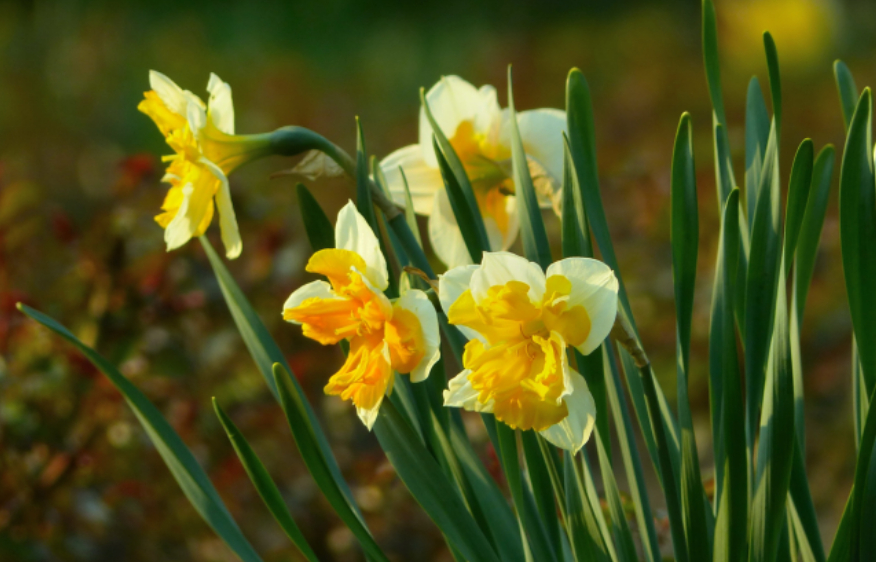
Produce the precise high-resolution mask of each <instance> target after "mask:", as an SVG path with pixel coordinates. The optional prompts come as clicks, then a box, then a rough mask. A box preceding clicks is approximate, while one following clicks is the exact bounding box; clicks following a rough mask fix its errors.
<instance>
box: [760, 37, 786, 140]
mask: <svg viewBox="0 0 876 562" xmlns="http://www.w3.org/2000/svg"><path fill="white" fill-rule="evenodd" d="M763 47H764V50H765V51H766V59H767V68H768V69H769V75H770V97H771V98H772V99H773V118H774V119H775V120H776V139H778V138H779V137H781V135H782V82H781V80H780V76H779V52H778V51H777V50H776V42H775V41H773V36H772V35H770V32H769V31H764V32H763Z"/></svg>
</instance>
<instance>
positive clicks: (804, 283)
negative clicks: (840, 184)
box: [794, 145, 835, 323]
mask: <svg viewBox="0 0 876 562" xmlns="http://www.w3.org/2000/svg"><path fill="white" fill-rule="evenodd" d="M834 152H835V151H834V148H833V146H831V145H827V146H825V147H824V148H822V149H821V152H819V153H818V157H816V159H815V166H814V168H813V171H812V186H811V187H810V189H809V197H808V199H807V201H806V212H805V213H804V214H803V222H802V224H801V227H800V236H799V238H798V240H797V249H796V251H795V257H794V272H795V274H794V282H795V290H794V297H795V301H796V306H797V319H798V321H799V322H801V323H802V322H803V310H804V308H805V306H806V296H807V294H808V293H809V285H810V283H811V281H812V273H813V271H815V257H816V254H817V252H818V241H819V239H820V238H821V228H822V226H823V225H824V216H825V214H826V212H827V203H828V199H829V196H830V184H831V179H832V177H833V164H834V159H835V155H834Z"/></svg>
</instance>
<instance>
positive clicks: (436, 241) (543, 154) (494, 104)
mask: <svg viewBox="0 0 876 562" xmlns="http://www.w3.org/2000/svg"><path fill="white" fill-rule="evenodd" d="M426 102H427V103H428V104H429V108H430V110H431V112H432V116H433V117H434V118H435V120H436V121H437V123H438V125H439V126H440V127H441V131H442V132H443V133H444V134H445V135H446V136H447V138H448V140H449V141H450V144H451V145H453V149H454V150H455V151H456V154H457V155H458V156H459V159H460V160H461V161H462V164H463V166H464V167H465V171H466V172H467V174H468V176H469V179H470V180H471V184H472V188H473V189H474V192H475V197H476V199H477V202H478V207H479V208H480V210H481V213H482V214H483V217H484V226H485V227H486V229H487V235H488V236H489V239H490V240H489V241H490V246H491V247H492V248H493V249H494V250H499V249H507V248H509V247H510V246H511V244H512V243H513V242H514V239H515V238H516V237H517V231H518V221H517V212H516V208H517V207H516V199H515V197H514V193H515V186H514V180H513V179H512V172H511V130H510V126H509V125H510V119H511V115H510V112H509V111H508V110H507V109H505V110H503V109H501V108H500V107H499V102H498V99H497V97H496V89H495V88H493V87H492V86H482V87H481V88H480V89H478V88H475V87H474V86H473V85H471V84H469V83H468V82H466V81H465V80H463V79H462V78H459V77H458V76H445V77H444V78H442V79H441V80H440V81H439V82H438V83H437V84H435V85H434V86H433V87H432V88H431V89H430V90H429V92H428V93H427V94H426ZM517 123H518V127H519V129H520V136H521V138H522V140H523V146H524V150H525V152H526V156H527V160H528V162H529V167H530V172H531V173H532V176H533V180H534V182H535V187H536V192H537V193H538V194H539V199H540V201H541V202H542V204H543V205H545V206H551V205H552V204H555V203H556V200H557V197H556V195H557V193H558V190H559V187H560V180H561V178H562V173H563V135H562V133H563V132H564V131H565V130H566V113H565V112H564V111H560V110H557V109H535V110H531V111H522V112H520V113H518V114H517ZM380 167H381V169H382V170H383V173H384V175H385V176H386V180H387V183H388V184H389V188H390V191H391V193H392V196H393V198H394V199H395V200H396V201H397V202H398V203H400V204H404V202H405V190H404V181H403V179H402V175H401V173H400V172H399V168H402V169H403V170H404V173H405V177H406V178H407V180H408V184H409V187H410V192H411V199H412V202H413V205H414V211H416V212H417V213H418V214H421V215H427V216H429V238H430V240H431V242H432V246H433V248H434V249H435V253H436V254H437V255H438V257H439V258H440V259H441V261H443V262H444V263H445V264H447V266H448V267H456V266H458V265H464V264H470V263H471V257H470V255H469V253H468V250H467V249H466V246H465V242H464V241H463V239H462V234H461V233H460V232H459V228H458V227H457V224H456V219H455V217H454V215H453V210H452V208H451V207H450V201H449V199H448V198H447V193H446V191H445V189H444V182H443V180H442V179H441V173H440V172H439V170H438V161H437V159H436V157H435V153H434V151H433V148H432V127H431V125H430V123H429V120H428V119H427V117H426V113H425V110H424V109H421V110H420V134H419V144H414V145H410V146H406V147H404V148H401V149H399V150H396V151H395V152H393V153H392V154H390V155H389V156H387V157H386V158H384V159H383V161H382V162H381V163H380Z"/></svg>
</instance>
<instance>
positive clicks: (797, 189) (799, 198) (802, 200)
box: [784, 139, 815, 276]
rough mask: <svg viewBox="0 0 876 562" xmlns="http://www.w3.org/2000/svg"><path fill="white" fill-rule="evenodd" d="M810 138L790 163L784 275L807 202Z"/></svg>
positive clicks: (809, 181)
mask: <svg viewBox="0 0 876 562" xmlns="http://www.w3.org/2000/svg"><path fill="white" fill-rule="evenodd" d="M814 152H815V150H814V149H813V147H812V140H811V139H806V140H804V141H803V142H802V143H800V146H799V147H798V148H797V154H796V155H795V156H794V163H793V164H791V178H790V180H789V181H788V203H787V208H786V209H785V247H784V255H785V275H786V276H787V275H788V273H789V272H790V270H791V264H792V263H793V261H794V260H793V259H794V256H795V255H796V250H797V243H798V242H797V241H798V240H799V237H800V231H801V230H802V227H803V217H804V214H805V212H806V207H807V204H808V202H809V190H810V188H811V186H812V171H813V154H814Z"/></svg>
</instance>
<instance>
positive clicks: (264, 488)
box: [213, 397, 318, 562]
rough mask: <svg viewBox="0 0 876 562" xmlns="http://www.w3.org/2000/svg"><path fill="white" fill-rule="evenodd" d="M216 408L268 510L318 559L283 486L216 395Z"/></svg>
mask: <svg viewBox="0 0 876 562" xmlns="http://www.w3.org/2000/svg"><path fill="white" fill-rule="evenodd" d="M213 409H214V410H215V411H216V416H217V417H218V418H219V422H220V423H221V424H222V427H223V428H224V429H225V433H227V434H228V439H229V441H231V445H232V446H233V447H234V451H235V452H236V453H237V457H238V458H239V459H240V463H241V464H242V465H243V468H244V470H246V474H247V476H249V479H250V481H251V482H252V483H253V486H255V488H256V491H257V492H258V493H259V496H260V497H261V498H262V501H263V502H265V506H266V507H267V508H268V511H270V512H271V515H273V516H274V519H275V520H276V521H277V523H279V524H280V527H281V528H282V529H283V532H284V533H286V536H287V537H289V539H290V540H291V541H292V542H293V543H294V544H295V546H296V547H298V550H299V551H300V552H301V554H302V555H303V556H304V557H305V558H306V559H307V560H310V562H318V558H317V557H316V553H314V552H313V549H312V548H310V545H309V544H308V543H307V539H306V538H304V535H303V534H302V533H301V529H299V528H298V525H297V524H296V523H295V519H293V518H292V514H291V513H289V508H288V507H286V502H285V501H284V500H283V496H282V494H280V490H279V488H277V485H276V484H275V483H274V481H273V480H272V479H271V476H270V474H268V471H267V469H266V468H265V465H264V464H262V461H261V459H259V457H258V456H257V455H256V454H255V451H253V450H252V447H250V445H249V443H248V442H247V441H246V438H245V437H244V436H243V434H242V433H240V430H239V429H238V428H237V426H236V425H234V422H233V421H231V418H229V417H228V415H226V414H225V412H224V411H222V408H220V407H219V402H217V401H216V398H215V397H214V398H213Z"/></svg>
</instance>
